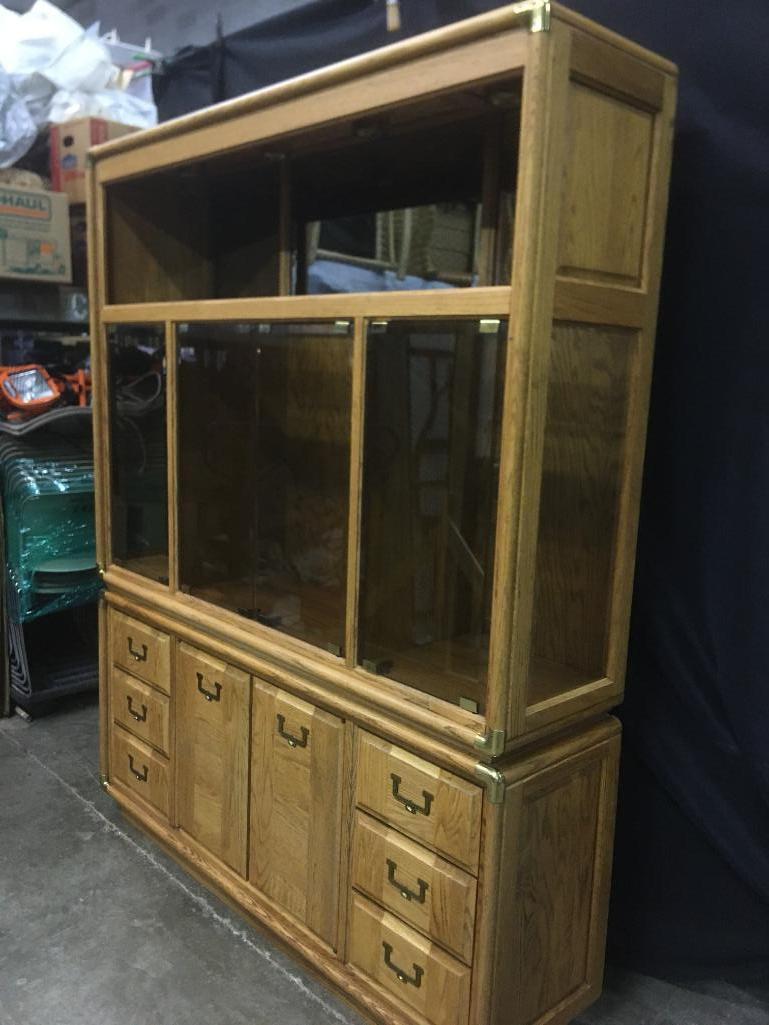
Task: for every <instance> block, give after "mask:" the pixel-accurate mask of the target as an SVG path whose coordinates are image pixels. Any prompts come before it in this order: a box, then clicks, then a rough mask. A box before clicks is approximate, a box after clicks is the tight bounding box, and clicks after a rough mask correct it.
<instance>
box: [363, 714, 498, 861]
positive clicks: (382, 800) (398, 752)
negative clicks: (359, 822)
mask: <svg viewBox="0 0 769 1025" xmlns="http://www.w3.org/2000/svg"><path fill="white" fill-rule="evenodd" d="M356 779H357V782H356V788H357V789H356V795H357V803H358V805H360V807H362V808H366V809H368V810H369V811H372V812H373V813H374V814H375V815H378V816H379V817H380V818H383V819H385V821H387V822H389V823H391V824H392V825H394V826H396V827H397V828H398V829H400V830H401V831H402V832H404V833H407V834H408V835H409V836H413V837H415V838H416V839H417V840H420V841H422V842H423V843H426V844H429V845H430V846H431V847H435V849H436V850H438V851H440V853H441V854H445V855H446V857H448V858H450V859H451V860H452V861H456V862H457V863H458V864H460V865H462V866H463V867H464V868H468V869H469V870H470V871H471V872H477V870H478V853H479V848H480V837H481V805H482V800H483V796H482V791H481V789H480V787H477V786H474V785H473V784H472V783H467V782H465V780H463V779H460V778H459V777H458V776H455V775H454V774H453V773H451V772H446V771H445V770H444V769H439V768H438V767H437V766H436V765H431V764H430V763H429V762H425V761H423V759H421V758H417V757H416V755H412V754H409V753H408V752H407V751H404V750H403V749H402V748H399V747H395V745H394V744H388V743H387V742H386V741H384V740H380V739H379V738H378V737H374V736H372V735H371V734H370V733H364V732H363V731H360V732H359V734H358V752H357V775H356Z"/></svg>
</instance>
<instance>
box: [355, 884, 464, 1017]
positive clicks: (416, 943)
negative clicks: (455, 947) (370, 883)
mask: <svg viewBox="0 0 769 1025" xmlns="http://www.w3.org/2000/svg"><path fill="white" fill-rule="evenodd" d="M348 961H349V962H350V964H352V965H354V966H355V967H356V968H357V969H359V970H360V971H361V972H363V973H364V974H365V975H366V976H368V978H369V979H371V980H373V981H374V982H375V983H377V984H378V985H379V986H381V987H382V989H384V990H386V991H387V992H388V993H389V994H390V995H391V996H394V997H396V998H397V999H398V1000H401V1001H403V1003H404V1004H407V1005H408V1006H409V1007H411V1008H412V1009H413V1010H415V1011H417V1012H418V1013H419V1014H421V1015H422V1016H423V1017H425V1018H426V1019H427V1020H428V1021H431V1022H433V1023H434V1025H464V1023H465V1022H466V1021H467V1018H468V1009H469V1003H470V969H469V968H468V967H467V966H466V965H463V964H461V963H460V962H459V961H455V960H454V958H453V957H450V956H449V955H448V954H445V953H444V952H443V951H442V950H441V949H440V948H439V947H436V946H435V944H433V943H431V942H430V940H428V939H425V937H424V936H420V934H419V933H418V932H415V931H414V930H413V929H411V928H409V926H407V925H404V924H403V922H401V921H399V919H397V918H395V917H394V916H393V915H391V914H389V913H388V912H387V911H383V910H382V909H381V908H378V907H376V905H375V904H372V903H371V902H370V901H368V900H366V899H365V898H364V897H361V896H360V895H359V894H357V893H354V894H353V896H352V907H351V917H350V935H349V940H348Z"/></svg>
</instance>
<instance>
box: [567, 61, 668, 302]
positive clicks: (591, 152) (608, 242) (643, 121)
mask: <svg viewBox="0 0 769 1025" xmlns="http://www.w3.org/2000/svg"><path fill="white" fill-rule="evenodd" d="M568 126H569V128H568V135H569V145H568V152H569V154H570V159H569V161H568V163H567V167H566V177H565V191H564V199H563V215H562V219H561V234H560V244H559V257H558V263H559V273H560V274H567V275H569V276H572V277H580V278H589V279H592V280H598V281H608V282H613V283H616V284H629V285H638V284H640V281H641V275H642V271H643V253H644V241H645V237H644V236H645V226H646V221H647V217H646V211H647V202H648V191H649V189H648V186H649V168H650V162H651V155H652V144H653V131H654V115H653V114H652V113H650V112H649V111H648V110H642V109H640V108H638V107H634V106H631V105H630V104H629V103H627V102H625V101H624V100H622V99H619V98H617V97H615V96H612V95H609V94H607V93H602V92H598V91H596V90H595V89H592V88H590V87H588V86H586V85H583V84H582V83H580V82H575V81H572V82H571V84H570V87H569V117H568Z"/></svg>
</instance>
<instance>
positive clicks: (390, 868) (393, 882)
mask: <svg viewBox="0 0 769 1025" xmlns="http://www.w3.org/2000/svg"><path fill="white" fill-rule="evenodd" d="M385 860H386V861H387V882H388V883H389V884H390V886H394V887H395V889H396V890H397V891H398V893H399V894H400V895H401V897H403V899H404V900H413V901H414V902H415V903H416V904H424V902H425V897H426V896H427V891H428V890H429V889H430V886H429V884H428V883H426V882H425V881H424V879H417V886H418V887H419V893H414V891H413V890H410V889H409V888H408V886H404V885H403V883H399V882H398V880H397V879H396V878H395V873H396V872H397V871H398V866H397V865H396V864H395V862H394V861H391V860H390V858H386V859H385Z"/></svg>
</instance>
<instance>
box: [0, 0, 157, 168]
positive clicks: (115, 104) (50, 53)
mask: <svg viewBox="0 0 769 1025" xmlns="http://www.w3.org/2000/svg"><path fill="white" fill-rule="evenodd" d="M2 69H4V72H5V73H4V75H3V77H2V79H0V167H8V166H9V165H10V164H13V163H14V161H16V160H18V159H19V158H20V157H22V156H23V155H24V153H26V151H27V150H28V149H29V147H30V146H31V145H32V142H33V141H34V138H35V134H36V131H35V130H36V129H40V128H41V127H43V126H44V125H46V124H48V123H50V122H53V123H61V122H65V121H72V120H74V119H75V118H79V117H102V118H106V119H107V120H109V121H117V122H120V123H122V124H126V125H134V126H135V127H137V128H147V127H150V126H151V125H154V124H156V123H157V109H156V107H155V104H154V102H153V100H152V86H151V78H150V77H149V76H147V78H146V81H144V82H142V84H141V87H140V88H138V89H137V88H135V87H134V88H132V89H130V90H128V91H127V90H125V89H124V88H123V87H122V86H123V85H124V83H123V81H122V80H121V76H120V72H119V69H118V68H117V67H116V66H115V65H114V64H113V63H112V60H111V57H110V52H109V50H108V48H107V46H106V45H105V44H104V43H103V42H102V40H101V39H100V38H99V36H98V26H97V25H94V26H92V27H91V28H90V29H87V30H86V29H83V27H82V26H81V25H79V24H78V23H77V22H76V21H75V20H74V19H73V18H70V16H69V15H68V14H65V13H64V11H61V10H60V9H59V8H58V7H56V6H55V5H54V4H52V3H50V2H49V0H35V3H34V4H33V5H32V7H30V9H29V10H28V11H27V12H26V13H25V14H16V13H15V12H14V11H10V10H8V9H7V8H5V7H3V6H2V5H0V70H2ZM137 84H138V83H137Z"/></svg>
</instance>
